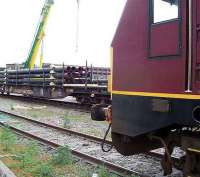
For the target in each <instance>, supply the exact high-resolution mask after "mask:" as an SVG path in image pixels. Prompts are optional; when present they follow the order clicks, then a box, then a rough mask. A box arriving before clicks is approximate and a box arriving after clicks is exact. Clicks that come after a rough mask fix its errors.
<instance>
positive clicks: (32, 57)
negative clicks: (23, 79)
mask: <svg viewBox="0 0 200 177" xmlns="http://www.w3.org/2000/svg"><path fill="white" fill-rule="evenodd" d="M53 4H54V1H53V0H45V3H44V6H43V8H42V12H41V16H40V19H39V23H38V26H37V29H36V33H35V35H34V39H33V42H32V45H31V48H30V51H29V54H28V57H27V59H26V61H25V63H24V68H30V69H32V68H34V66H35V62H36V58H37V55H38V51H39V49H40V47H41V56H40V67H42V64H43V38H44V35H45V28H46V25H47V21H48V17H49V12H50V10H51V7H52V5H53Z"/></svg>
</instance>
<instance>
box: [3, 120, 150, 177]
mask: <svg viewBox="0 0 200 177" xmlns="http://www.w3.org/2000/svg"><path fill="white" fill-rule="evenodd" d="M0 126H2V127H7V126H8V125H7V124H5V123H3V122H0ZM9 128H10V129H11V130H13V131H14V132H16V133H18V134H20V135H23V136H26V137H28V138H31V139H34V140H36V141H39V142H41V143H43V144H46V145H48V146H51V147H53V148H58V147H61V145H59V144H57V143H54V142H51V141H48V140H46V139H44V138H41V137H39V136H36V135H33V134H31V133H28V132H25V131H22V130H20V129H18V128H16V127H14V126H9ZM71 152H72V154H73V155H74V156H75V157H78V158H81V159H84V161H87V162H89V163H92V164H94V165H102V166H104V167H106V168H108V169H109V170H110V171H112V172H115V173H117V174H119V175H120V176H124V175H137V176H140V177H149V176H147V175H143V174H139V173H138V172H135V171H132V170H129V169H126V168H124V167H121V166H119V165H116V164H113V163H111V162H108V161H105V160H100V159H98V158H95V157H93V156H90V155H87V154H85V153H81V152H79V151H76V150H71Z"/></svg>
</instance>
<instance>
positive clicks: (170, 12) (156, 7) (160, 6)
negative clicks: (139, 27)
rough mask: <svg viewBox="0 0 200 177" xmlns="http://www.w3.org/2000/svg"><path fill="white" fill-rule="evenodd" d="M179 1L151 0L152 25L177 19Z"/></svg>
mask: <svg viewBox="0 0 200 177" xmlns="http://www.w3.org/2000/svg"><path fill="white" fill-rule="evenodd" d="M178 1H179V0H153V23H160V22H165V21H169V20H173V19H177V18H178V16H179V8H178V4H179V3H178Z"/></svg>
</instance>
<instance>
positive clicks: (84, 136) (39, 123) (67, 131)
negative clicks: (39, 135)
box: [0, 110, 112, 145]
mask: <svg viewBox="0 0 200 177" xmlns="http://www.w3.org/2000/svg"><path fill="white" fill-rule="evenodd" d="M0 113H3V114H7V115H10V116H13V117H16V118H19V119H22V120H25V121H27V122H30V123H34V124H37V125H40V126H44V127H48V128H51V129H54V130H58V131H61V132H63V133H65V134H70V135H75V136H79V137H81V138H86V139H88V140H90V141H95V142H98V143H101V142H102V141H103V139H101V138H99V137H96V136H91V135H88V134H84V133H80V132H76V131H73V130H69V129H66V128H62V127H58V126H55V125H52V124H47V123H44V122H40V121H37V120H34V119H31V118H28V117H25V116H22V115H18V114H14V113H11V112H8V111H3V110H0ZM105 143H106V144H108V145H111V144H112V142H111V141H108V140H106V141H105Z"/></svg>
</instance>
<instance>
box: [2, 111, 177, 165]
mask: <svg viewBox="0 0 200 177" xmlns="http://www.w3.org/2000/svg"><path fill="white" fill-rule="evenodd" d="M0 113H3V114H7V115H10V116H13V117H17V118H19V119H22V120H25V121H27V122H30V123H34V124H37V125H40V126H44V127H48V128H52V129H54V130H58V131H61V132H63V133H65V134H70V135H75V136H79V137H81V138H85V139H88V140H90V141H94V142H97V143H99V144H100V143H101V142H102V141H103V139H102V138H99V137H96V136H91V135H88V134H84V133H80V132H76V131H73V130H69V129H66V128H62V127H58V126H55V125H51V124H47V123H44V122H40V121H37V120H34V119H31V118H28V117H25V116H22V115H18V114H14V113H11V112H7V111H3V110H0ZM104 142H105V144H106V145H112V141H109V140H105V141H104ZM145 154H146V155H149V156H152V157H156V158H160V159H162V158H163V156H164V155H163V154H161V153H157V152H153V151H150V152H147V153H145ZM172 160H173V161H174V162H178V161H179V159H178V158H175V157H172Z"/></svg>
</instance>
